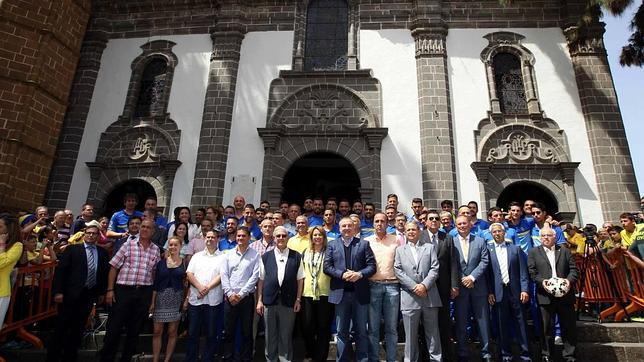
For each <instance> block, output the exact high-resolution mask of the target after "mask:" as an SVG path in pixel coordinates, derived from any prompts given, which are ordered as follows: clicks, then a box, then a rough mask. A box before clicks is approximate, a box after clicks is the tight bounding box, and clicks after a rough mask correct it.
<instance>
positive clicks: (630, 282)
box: [575, 249, 644, 322]
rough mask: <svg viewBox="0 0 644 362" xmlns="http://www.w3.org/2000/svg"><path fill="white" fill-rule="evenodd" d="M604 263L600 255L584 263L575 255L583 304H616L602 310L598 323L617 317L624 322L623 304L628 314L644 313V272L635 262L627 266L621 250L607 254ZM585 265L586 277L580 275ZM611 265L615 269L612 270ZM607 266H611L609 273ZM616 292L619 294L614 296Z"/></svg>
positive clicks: (578, 285) (582, 259)
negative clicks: (643, 278) (639, 311)
mask: <svg viewBox="0 0 644 362" xmlns="http://www.w3.org/2000/svg"><path fill="white" fill-rule="evenodd" d="M604 256H605V261H604V259H603V258H602V256H601V255H598V256H597V257H595V256H590V257H588V260H587V261H586V262H585V259H584V257H583V256H581V255H576V256H575V257H576V260H575V261H576V264H577V269H578V270H579V273H580V275H579V278H577V286H576V287H577V290H578V291H580V290H582V280H583V297H582V298H581V300H582V301H583V302H590V303H598V302H609V303H610V302H612V303H613V304H612V305H611V306H610V307H608V308H606V309H604V310H603V311H601V313H600V315H599V320H600V321H601V320H605V319H606V318H608V317H610V316H614V320H615V321H616V322H617V321H621V320H623V319H624V317H625V313H624V308H623V307H622V305H623V304H626V305H627V307H626V311H627V312H628V313H629V314H631V313H634V312H636V311H638V310H644V282H643V281H642V272H641V271H640V270H639V269H638V267H637V266H636V265H634V263H627V262H625V260H624V258H625V257H624V253H623V251H622V250H621V249H618V250H615V251H614V252H612V253H611V254H604ZM583 266H585V267H586V270H585V275H583V276H582V275H581V271H582V268H583ZM611 266H612V267H611ZM606 267H609V270H610V275H611V276H612V279H611V278H610V276H609V274H608V273H609V272H607V269H606ZM614 289H616V291H617V293H615V291H614Z"/></svg>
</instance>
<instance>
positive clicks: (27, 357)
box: [0, 321, 644, 362]
mask: <svg viewBox="0 0 644 362" xmlns="http://www.w3.org/2000/svg"><path fill="white" fill-rule="evenodd" d="M577 329H578V335H579V343H578V344H577V359H578V360H579V361H597V362H641V361H644V323H604V324H599V323H594V322H583V321H580V322H578V323H577ZM39 335H40V336H41V337H42V338H43V340H44V341H45V344H46V342H47V340H48V338H47V337H48V336H47V333H46V332H41V333H39ZM102 339H103V333H102V332H101V333H98V334H97V335H96V336H87V337H86V338H85V340H84V341H83V349H82V350H81V351H80V352H79V361H81V362H95V361H96V360H97V353H98V348H97V345H98V346H100V345H101V343H102ZM557 347H559V348H557V351H558V352H559V354H560V353H561V348H560V346H557ZM151 348H152V335H151V334H147V333H146V334H142V335H141V336H140V338H139V350H140V351H143V353H142V354H141V355H140V357H139V359H138V360H139V361H151V360H152V355H151V354H152V352H151ZM294 348H295V351H294V360H295V361H301V360H302V359H303V356H304V350H303V348H304V347H303V343H302V340H301V339H296V341H295V346H294ZM531 348H532V349H533V358H534V359H533V360H534V361H539V360H540V359H539V345H538V344H536V343H535V344H533V345H532V346H531ZM403 349H404V344H403V343H399V344H398V360H400V361H402V357H403ZM492 349H493V351H496V346H495V345H494V344H493V343H492ZM255 351H256V353H255V361H262V360H264V359H263V356H264V355H263V351H264V341H263V338H258V339H257V341H256V345H255ZM382 352H383V351H381V358H382V359H384V354H383V353H382ZM471 355H472V356H478V346H477V345H476V344H473V345H472V354H471ZM0 356H3V357H5V359H6V360H7V361H21V362H36V361H44V360H45V356H46V351H45V350H42V349H35V348H31V349H22V350H11V351H1V352H0ZM184 357H185V340H184V339H180V340H179V341H178V343H177V348H176V351H175V355H174V358H173V361H183V360H184ZM334 357H335V343H334V342H331V346H330V349H329V359H328V360H329V361H333V360H334ZM471 360H472V361H478V360H479V359H478V358H475V357H472V359H471Z"/></svg>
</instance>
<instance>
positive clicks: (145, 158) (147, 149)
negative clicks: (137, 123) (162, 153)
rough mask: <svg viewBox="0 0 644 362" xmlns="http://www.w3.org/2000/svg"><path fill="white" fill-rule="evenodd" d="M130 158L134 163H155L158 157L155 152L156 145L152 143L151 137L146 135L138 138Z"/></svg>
mask: <svg viewBox="0 0 644 362" xmlns="http://www.w3.org/2000/svg"><path fill="white" fill-rule="evenodd" d="M129 157H130V159H131V160H133V161H140V162H154V161H155V159H156V158H157V155H156V153H155V151H154V145H153V144H152V142H150V136H148V135H147V134H145V133H144V134H143V135H142V136H141V137H139V138H137V139H136V141H135V142H134V147H133V148H132V153H131V154H130V156H129Z"/></svg>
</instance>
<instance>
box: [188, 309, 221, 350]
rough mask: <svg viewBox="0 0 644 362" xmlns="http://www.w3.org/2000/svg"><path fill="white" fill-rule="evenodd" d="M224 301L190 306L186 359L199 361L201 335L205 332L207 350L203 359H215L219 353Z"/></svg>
mask: <svg viewBox="0 0 644 362" xmlns="http://www.w3.org/2000/svg"><path fill="white" fill-rule="evenodd" d="M223 309H224V305H223V303H221V304H218V305H215V306H210V305H208V304H202V305H190V306H188V343H187V345H186V347H187V348H186V361H197V360H198V356H199V336H200V335H201V334H202V333H203V334H205V335H207V336H208V338H207V339H206V351H205V352H204V354H203V355H202V357H201V361H203V362H209V361H214V360H215V357H216V356H217V355H218V354H219V346H220V340H219V337H220V335H221V330H222V326H223V321H222V319H221V315H222V311H223Z"/></svg>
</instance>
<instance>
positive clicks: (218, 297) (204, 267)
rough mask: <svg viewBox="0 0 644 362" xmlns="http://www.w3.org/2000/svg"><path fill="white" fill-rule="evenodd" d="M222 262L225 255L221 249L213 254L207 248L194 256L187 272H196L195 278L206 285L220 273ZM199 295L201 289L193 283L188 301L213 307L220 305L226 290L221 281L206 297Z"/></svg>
mask: <svg viewBox="0 0 644 362" xmlns="http://www.w3.org/2000/svg"><path fill="white" fill-rule="evenodd" d="M222 263H223V255H222V253H221V252H220V251H219V250H215V252H214V253H212V254H211V253H209V252H208V249H207V248H206V249H204V250H202V251H200V252H198V253H196V254H195V255H193V256H192V258H191V259H190V264H188V269H187V270H186V272H188V273H192V274H194V276H195V279H197V281H198V282H199V283H201V284H202V285H206V284H208V283H210V282H211V281H212V280H213V279H214V278H215V277H216V276H217V275H219V274H220V269H221V265H222ZM198 297H199V291H198V290H197V288H195V287H194V286H193V285H192V284H191V285H190V297H189V298H188V303H190V305H194V306H198V305H202V304H207V305H209V306H211V307H212V306H216V305H219V304H220V303H221V302H223V300H224V292H223V290H222V287H221V283H219V285H217V286H216V287H214V288H212V289H211V290H210V291H209V292H208V294H206V296H205V297H203V298H198Z"/></svg>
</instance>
